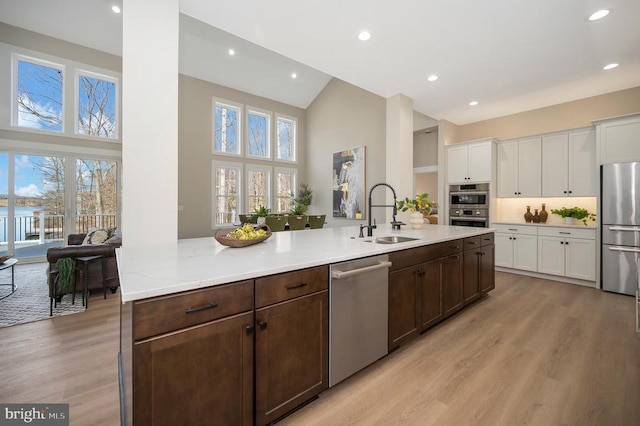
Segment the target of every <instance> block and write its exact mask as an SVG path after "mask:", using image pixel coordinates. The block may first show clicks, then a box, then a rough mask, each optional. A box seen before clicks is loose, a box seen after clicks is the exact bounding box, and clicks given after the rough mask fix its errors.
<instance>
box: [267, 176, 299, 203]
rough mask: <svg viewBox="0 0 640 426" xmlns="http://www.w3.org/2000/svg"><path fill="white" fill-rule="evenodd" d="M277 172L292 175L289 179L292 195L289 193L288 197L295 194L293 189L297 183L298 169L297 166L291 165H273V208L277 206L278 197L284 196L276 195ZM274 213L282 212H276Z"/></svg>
mask: <svg viewBox="0 0 640 426" xmlns="http://www.w3.org/2000/svg"><path fill="white" fill-rule="evenodd" d="M278 173H282V174H291V175H292V179H291V190H292V191H293V195H290V197H294V196H295V191H296V188H297V185H298V169H297V168H293V167H274V168H273V194H274V195H273V201H274V208H277V206H278V200H279V199H280V198H284V197H279V196H278ZM276 213H284V212H276Z"/></svg>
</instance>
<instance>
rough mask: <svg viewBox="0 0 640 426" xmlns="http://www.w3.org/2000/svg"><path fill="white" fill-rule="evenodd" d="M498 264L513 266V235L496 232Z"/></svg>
mask: <svg viewBox="0 0 640 426" xmlns="http://www.w3.org/2000/svg"><path fill="white" fill-rule="evenodd" d="M495 238H496V256H495V257H496V266H502V267H503V268H513V239H512V238H513V235H512V234H503V233H501V232H496V236H495Z"/></svg>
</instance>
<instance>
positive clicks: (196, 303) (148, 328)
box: [133, 280, 253, 340]
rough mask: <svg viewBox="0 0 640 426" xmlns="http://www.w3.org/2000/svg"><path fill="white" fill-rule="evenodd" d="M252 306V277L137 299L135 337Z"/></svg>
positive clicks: (158, 332)
mask: <svg viewBox="0 0 640 426" xmlns="http://www.w3.org/2000/svg"><path fill="white" fill-rule="evenodd" d="M252 309H253V281H252V280H249V281H242V282H238V283H233V284H226V285H220V286H216V287H210V288H205V289H202V290H193V291H188V292H185V293H179V294H172V295H170V296H161V297H155V298H153V299H149V300H144V301H139V302H134V305H133V318H134V320H133V339H134V340H140V339H144V338H147V337H150V336H156V335H158V334H162V333H167V332H170V331H174V330H179V329H181V328H185V327H189V326H192V325H196V324H201V323H204V322H207V321H211V320H214V319H218V318H222V317H226V316H229V315H234V314H238V313H241V312H245V311H250V310H252Z"/></svg>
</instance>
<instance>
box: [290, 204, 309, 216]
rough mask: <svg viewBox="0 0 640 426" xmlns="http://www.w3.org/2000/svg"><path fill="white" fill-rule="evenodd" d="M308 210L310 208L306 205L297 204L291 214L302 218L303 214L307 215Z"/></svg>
mask: <svg viewBox="0 0 640 426" xmlns="http://www.w3.org/2000/svg"><path fill="white" fill-rule="evenodd" d="M307 209H308V207H307V206H305V205H304V204H296V205H294V206H293V208H292V209H291V214H292V215H293V216H302V215H303V214H305V213H306V212H307Z"/></svg>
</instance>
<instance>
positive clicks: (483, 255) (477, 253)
mask: <svg viewBox="0 0 640 426" xmlns="http://www.w3.org/2000/svg"><path fill="white" fill-rule="evenodd" d="M473 238H474V240H473V241H470V242H472V243H473V244H467V240H472V239H471V238H467V239H465V251H464V270H463V297H464V303H471V302H473V301H474V300H476V299H478V298H479V297H480V296H481V295H482V294H484V293H487V292H489V291H490V290H493V289H494V288H495V270H494V269H495V245H494V244H493V234H488V236H484V235H482V236H478V237H473ZM467 247H471V248H470V249H469V250H466V248H467Z"/></svg>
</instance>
